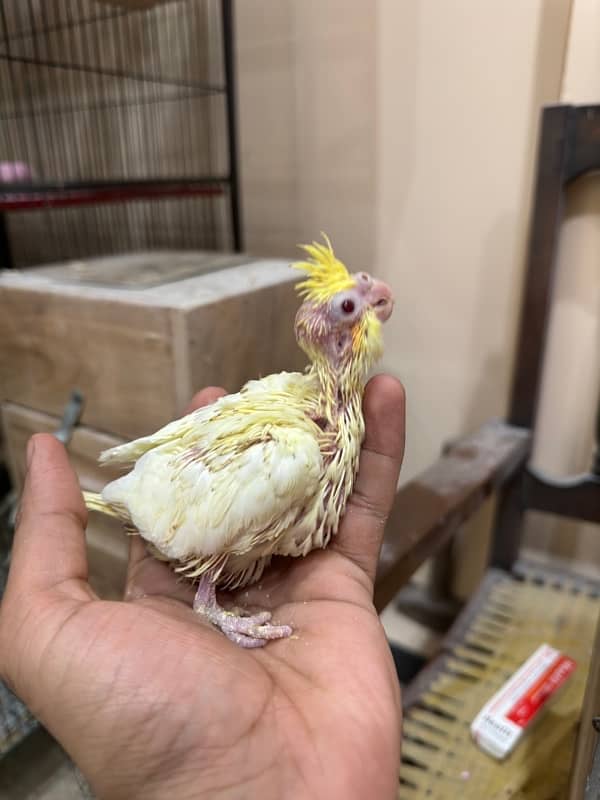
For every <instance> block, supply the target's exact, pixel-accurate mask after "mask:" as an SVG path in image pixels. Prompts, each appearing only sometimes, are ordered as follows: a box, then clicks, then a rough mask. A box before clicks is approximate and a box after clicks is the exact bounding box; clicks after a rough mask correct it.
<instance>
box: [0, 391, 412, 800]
mask: <svg viewBox="0 0 600 800" xmlns="http://www.w3.org/2000/svg"><path fill="white" fill-rule="evenodd" d="M222 393H223V392H222V391H221V390H215V389H205V390H204V391H203V392H200V393H199V394H198V395H197V396H196V398H194V399H195V403H194V405H193V406H192V407H197V406H199V405H205V404H206V403H209V402H212V401H214V400H215V399H216V397H218V396H220V395H221V394H222ZM190 410H191V409H190ZM364 410H365V421H366V438H365V442H364V444H363V449H362V454H361V461H360V471H359V475H358V479H357V483H356V487H355V491H354V493H353V495H352V497H351V499H350V501H349V504H348V506H347V510H346V514H345V516H344V519H343V522H342V525H341V527H340V530H339V532H338V535H337V536H336V538H335V540H334V542H333V543H332V544H331V545H330V546H329V547H328V548H327V549H326V550H320V551H315V552H313V553H311V554H310V555H308V556H307V557H306V558H299V559H292V560H290V559H286V560H283V559H281V560H279V561H277V562H276V563H275V564H274V566H273V567H272V568H271V569H269V570H268V571H267V572H266V573H265V575H264V576H263V579H262V580H261V582H260V584H259V585H258V586H254V587H250V588H248V589H246V590H240V591H237V592H232V593H226V594H224V595H222V598H224V599H225V602H226V603H227V599H229V601H230V602H231V603H233V604H237V605H241V606H252V605H256V606H260V607H261V608H262V609H268V610H270V611H272V612H273V616H274V620H275V621H277V622H285V623H290V624H292V625H293V627H294V633H295V636H293V637H291V638H289V639H281V640H278V641H274V642H271V643H269V644H268V645H267V646H266V647H264V648H259V649H256V650H244V649H242V648H239V647H237V646H236V645H234V644H232V643H231V642H230V641H229V640H228V639H227V638H226V637H225V636H223V634H222V633H220V632H219V631H217V630H215V629H214V628H213V627H212V626H210V625H209V624H207V623H205V622H204V621H203V620H202V618H200V617H199V616H198V615H197V614H195V613H194V611H193V610H192V607H191V606H192V600H193V595H194V592H193V589H192V588H191V586H189V585H187V584H184V583H182V582H181V581H180V580H178V579H177V577H176V576H175V574H174V573H173V572H172V571H171V570H170V569H169V567H167V566H166V565H165V564H163V563H161V562H159V561H157V560H155V559H154V558H152V557H151V556H150V555H148V553H147V552H146V549H145V547H144V544H143V541H142V540H141V539H140V538H139V537H132V539H131V542H130V559H129V567H128V578H127V588H126V595H125V601H124V602H113V601H105V600H100V599H98V597H97V596H96V595H95V593H94V591H93V590H92V588H91V587H90V584H89V583H88V565H87V558H86V550H85V538H84V530H85V525H86V510H85V507H84V504H83V499H82V497H81V492H80V490H79V486H78V483H77V478H76V476H75V474H74V472H73V470H72V468H71V466H70V465H69V462H68V458H67V455H66V453H65V450H64V448H63V447H62V445H61V444H60V443H59V442H58V441H57V440H56V439H55V438H54V437H52V436H49V435H47V434H39V435H37V436H35V437H33V439H32V443H31V444H32V452H30V459H29V469H28V473H27V478H26V483H25V489H24V493H23V499H22V505H21V512H20V518H19V523H18V526H17V532H16V535H15V541H14V550H13V557H12V565H11V570H10V575H9V580H8V585H7V588H6V593H5V596H4V598H3V602H2V605H1V606H0V676H1V677H2V678H3V679H4V680H5V681H6V682H7V684H8V685H9V686H10V687H11V688H12V689H13V691H15V693H16V694H18V695H19V696H20V697H21V698H22V699H23V701H24V702H25V703H26V704H27V705H28V706H29V708H30V710H31V711H32V713H33V714H35V716H36V717H38V719H39V720H40V721H41V722H42V724H43V725H45V727H46V728H47V729H48V730H49V731H50V732H51V733H52V734H53V735H54V736H55V737H56V739H58V741H59V742H60V743H61V744H62V745H63V747H64V748H65V749H66V750H67V752H68V753H69V754H70V755H71V757H72V758H73V760H74V761H75V762H76V763H77V765H78V766H79V767H80V769H81V770H82V772H83V773H84V775H85V776H86V778H87V779H88V780H89V782H90V784H91V786H92V788H93V790H94V792H95V793H96V794H97V796H98V797H99V798H107V799H108V800H120V799H121V798H123V799H124V800H125V799H126V800H136V799H137V798H142V797H143V798H144V800H153V799H154V798H161V799H164V798H173V800H185V799H187V798H204V797H207V798H211V799H217V800H220V799H221V798H258V797H260V798H264V799H265V800H268V798H278V799H279V798H284V797H290V798H296V797H302V798H304V797H310V798H328V800H330V799H331V798H333V799H335V798H338V797H339V798H342V797H343V798H344V799H345V800H351V799H352V798H361V800H363V799H364V798H367V797H368V798H388V797H390V798H391V797H394V796H395V792H396V790H397V771H398V765H399V756H400V715H401V711H400V693H399V687H398V682H397V678H396V673H395V670H394V665H393V661H392V658H391V655H390V651H389V648H388V644H387V641H386V638H385V635H384V632H383V629H382V627H381V624H380V622H379V618H378V616H377V614H376V612H375V609H374V607H373V602H372V598H373V580H374V575H375V568H376V565H377V558H378V553H379V548H380V545H381V539H382V536H383V530H384V525H385V520H386V517H387V514H388V512H389V510H390V507H391V504H392V501H393V497H394V493H395V489H396V481H397V477H398V472H399V469H400V463H401V459H402V454H403V446H404V395H403V391H402V388H401V386H400V384H398V382H397V381H395V380H394V379H392V378H389V377H386V376H379V377H377V378H374V379H373V380H372V381H371V382H370V383H369V385H368V386H367V389H366V392H365V398H364Z"/></svg>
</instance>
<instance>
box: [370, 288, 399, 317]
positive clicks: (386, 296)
mask: <svg viewBox="0 0 600 800" xmlns="http://www.w3.org/2000/svg"><path fill="white" fill-rule="evenodd" d="M366 299H367V303H369V305H370V306H371V307H372V308H373V311H374V312H375V316H376V317H377V319H379V320H381V322H385V321H386V319H389V318H390V316H391V314H392V311H393V310H394V296H393V295H392V290H391V289H390V287H389V286H388V285H387V283H384V282H383V281H377V280H374V281H373V285H372V286H371V288H370V289H369V291H368V292H367V296H366Z"/></svg>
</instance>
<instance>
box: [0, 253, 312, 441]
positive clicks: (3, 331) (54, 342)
mask: <svg viewBox="0 0 600 800" xmlns="http://www.w3.org/2000/svg"><path fill="white" fill-rule="evenodd" d="M297 278H298V275H297V274H296V273H295V271H294V270H291V269H290V268H289V265H288V263H287V262H284V261H278V260H256V259H250V258H248V257H243V256H234V255H223V254H215V253H198V252H149V253H137V254H134V255H124V256H117V257H110V258H98V259H92V260H89V261H85V262H70V263H67V264H63V265H56V266H50V267H43V268H36V269H32V270H26V271H23V272H19V271H4V272H2V273H0V399H2V400H4V401H10V402H12V403H16V404H19V405H22V406H25V407H28V408H30V409H33V410H36V411H41V412H45V413H47V414H50V415H53V416H55V417H60V416H61V415H62V412H63V408H64V406H65V404H66V402H67V401H68V398H69V395H70V392H71V390H72V389H73V388H78V389H80V390H81V391H82V392H83V394H84V396H85V410H84V415H83V422H84V424H86V425H88V426H90V427H92V428H95V429H97V430H99V431H105V432H108V433H111V434H114V435H116V436H121V437H124V438H134V437H137V436H141V435H144V434H148V433H151V432H152V431H154V430H156V429H157V428H158V427H160V426H161V425H163V424H165V423H166V422H168V421H169V420H171V419H173V418H175V417H177V416H179V415H180V414H181V412H182V410H183V409H184V408H185V406H186V404H187V403H188V402H189V400H190V398H191V397H192V395H193V393H194V392H195V391H197V390H198V389H200V388H201V387H203V386H206V385H221V386H224V387H225V388H226V389H227V390H228V391H236V390H237V389H239V387H240V386H241V385H242V384H243V383H244V382H245V381H246V380H248V379H250V378H256V377H260V376H262V375H266V374H269V373H270V372H279V371H281V370H283V369H285V370H294V369H302V368H303V366H304V364H305V360H304V356H303V354H302V352H301V351H300V349H299V348H298V346H297V344H296V342H295V338H294V333H293V324H294V316H295V313H296V309H297V307H298V299H297V297H296V295H295V292H294V290H293V285H294V281H295V280H297Z"/></svg>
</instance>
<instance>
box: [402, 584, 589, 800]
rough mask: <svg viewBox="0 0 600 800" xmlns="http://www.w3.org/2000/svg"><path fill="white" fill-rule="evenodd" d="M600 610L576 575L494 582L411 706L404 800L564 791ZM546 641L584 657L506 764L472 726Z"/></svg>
mask: <svg viewBox="0 0 600 800" xmlns="http://www.w3.org/2000/svg"><path fill="white" fill-rule="evenodd" d="M599 609H600V600H599V599H598V594H597V592H594V591H590V588H589V586H588V587H587V588H586V587H585V586H583V585H582V584H581V582H577V579H575V578H573V579H569V578H565V577H561V578H556V577H555V576H553V577H552V578H549V579H548V582H547V583H542V582H540V581H539V579H538V580H537V581H533V580H531V579H529V578H528V579H526V580H523V581H520V580H516V579H514V578H512V577H510V576H508V575H506V576H505V577H502V578H500V579H499V580H497V581H496V582H494V583H493V584H492V587H491V589H490V590H489V594H488V596H487V598H486V599H484V601H483V603H482V605H481V608H480V609H479V611H478V612H477V613H476V614H475V615H474V617H473V618H472V620H471V622H470V623H469V624H468V625H467V626H466V628H465V631H464V634H463V636H462V637H461V639H462V641H461V643H460V644H454V645H453V646H451V647H450V649H449V650H448V651H447V652H446V654H445V655H444V656H443V657H442V662H441V664H442V666H441V668H440V669H439V670H434V671H431V672H430V674H433V677H432V679H431V681H430V682H429V683H428V685H427V686H426V688H425V689H424V690H423V692H422V693H421V694H420V695H419V700H418V702H417V703H416V704H414V705H412V707H411V708H410V709H409V710H408V711H406V712H405V716H404V724H403V747H402V763H401V766H400V787H399V791H398V800H418V799H419V798H427V800H442V798H443V800H456V799H457V798H458V799H459V800H467V799H469V798H474V800H475V799H476V800H494V799H495V798H503V800H506V799H507V798H519V800H533V799H534V798H535V800H559V798H564V797H565V796H566V792H567V787H568V780H569V771H570V767H571V759H572V755H573V746H574V743H575V736H576V730H577V722H578V719H579V715H580V708H581V704H582V699H583V694H584V691H585V683H586V678H587V674H588V669H589V663H590V658H591V652H592V646H593V643H594V634H595V628H596V623H597V620H598V612H599ZM544 642H546V643H548V644H550V645H552V646H553V647H556V648H558V649H559V650H561V651H563V652H565V653H566V654H567V655H569V656H571V657H572V658H574V659H575V661H576V662H577V669H576V671H575V673H574V674H573V675H572V676H571V678H570V679H569V681H568V682H567V684H566V685H565V686H564V687H563V689H562V691H561V692H560V693H559V695H558V697H557V698H556V699H555V700H554V701H553V702H552V703H551V705H550V707H549V708H548V709H547V710H544V711H542V712H541V713H540V719H539V720H538V721H536V722H535V723H534V725H533V728H532V730H531V731H530V732H529V733H528V734H527V735H526V736H525V737H524V738H523V739H522V740H521V742H520V743H519V744H518V745H517V747H516V748H515V750H514V751H513V753H512V754H511V755H510V756H509V757H508V758H507V759H506V760H505V761H503V762H498V761H496V760H495V759H493V758H491V757H490V756H488V755H486V754H485V753H482V752H481V751H480V750H479V749H478V748H477V747H476V745H475V744H474V743H473V741H472V740H471V737H470V732H469V726H470V724H471V722H472V720H473V719H474V717H475V716H476V714H477V712H478V711H479V710H480V709H481V707H482V706H483V705H484V703H485V702H487V700H489V699H490V697H491V696H492V695H493V694H494V693H495V692H496V691H497V690H498V689H499V688H500V687H501V686H502V685H503V684H504V682H505V681H506V680H507V679H508V678H509V677H510V676H511V675H512V674H513V672H515V670H516V669H517V668H518V667H519V666H520V665H521V664H522V663H523V662H524V661H525V660H526V659H527V658H528V657H529V656H530V655H531V654H532V653H533V651H534V650H535V649H536V648H537V647H538V645H540V644H542V643H544Z"/></svg>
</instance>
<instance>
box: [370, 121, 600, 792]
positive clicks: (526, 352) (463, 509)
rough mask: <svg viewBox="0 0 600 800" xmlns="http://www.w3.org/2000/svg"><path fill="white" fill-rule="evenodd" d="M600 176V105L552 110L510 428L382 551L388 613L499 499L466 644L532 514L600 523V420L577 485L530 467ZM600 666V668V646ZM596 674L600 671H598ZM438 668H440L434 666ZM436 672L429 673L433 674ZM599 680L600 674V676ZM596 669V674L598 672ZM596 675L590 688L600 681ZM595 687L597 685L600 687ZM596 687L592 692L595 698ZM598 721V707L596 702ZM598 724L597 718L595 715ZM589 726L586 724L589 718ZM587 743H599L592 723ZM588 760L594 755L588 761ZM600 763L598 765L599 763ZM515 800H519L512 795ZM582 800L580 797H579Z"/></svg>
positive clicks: (451, 467) (487, 428)
mask: <svg viewBox="0 0 600 800" xmlns="http://www.w3.org/2000/svg"><path fill="white" fill-rule="evenodd" d="M599 169H600V106H579V107H576V106H570V105H558V106H550V107H547V108H545V109H544V110H543V114H542V119H541V135H540V141H539V149H538V167H537V178H536V189H535V200H534V209H533V216H532V222H531V232H530V242H529V254H528V265H527V273H526V277H525V286H524V293H523V301H522V312H521V321H520V329H519V335H518V343H517V359H516V369H515V372H514V379H513V387H512V394H511V399H510V408H509V412H508V416H507V419H506V421H505V422H499V421H496V422H491V423H488V424H486V425H484V426H483V427H482V428H481V429H480V430H479V431H477V432H475V433H474V434H472V435H470V436H467V437H465V438H464V439H461V440H460V441H458V442H455V443H453V444H452V445H450V446H449V447H448V448H447V449H446V451H445V452H444V453H443V454H442V456H441V458H440V459H439V461H438V462H437V463H436V464H435V465H433V466H432V467H430V468H429V469H428V470H427V471H426V472H425V473H423V474H422V475H420V476H418V477H417V478H416V479H415V480H413V481H411V482H410V483H409V484H408V485H406V486H405V487H404V488H402V489H401V490H400V491H399V493H398V496H397V498H396V502H395V505H394V508H393V512H392V515H391V518H390V520H389V524H388V527H387V531H386V536H385V540H384V544H383V548H382V553H381V558H380V564H379V571H378V575H377V582H376V590H375V599H376V605H377V607H378V608H379V609H382V608H383V607H384V606H385V605H387V603H389V602H390V601H391V600H392V598H393V597H394V596H395V595H396V594H397V592H398V590H399V589H400V588H401V587H402V586H404V585H405V584H406V582H407V581H408V579H409V578H410V577H411V575H412V574H413V573H414V572H415V570H416V569H417V568H418V567H419V566H420V565H421V564H422V563H423V562H424V561H425V560H426V559H427V558H429V557H431V556H433V555H435V554H436V553H438V552H439V551H440V549H442V548H444V547H445V546H447V543H448V542H449V541H450V540H451V538H452V536H453V535H454V534H455V533H456V531H457V530H458V529H459V527H460V526H461V525H462V524H463V523H464V522H465V521H466V520H467V519H468V518H469V517H470V516H471V515H472V513H473V512H474V511H475V510H476V509H477V508H479V507H480V506H481V505H482V503H483V502H484V500H485V499H486V498H487V497H489V496H490V495H491V494H492V493H493V492H494V491H497V494H498V505H497V513H496V520H495V524H494V531H493V538H492V547H491V553H490V568H491V571H490V574H489V575H488V577H487V578H486V579H484V582H483V585H482V590H481V591H480V592H477V593H476V595H475V596H474V598H473V599H472V600H471V601H470V603H469V605H468V607H467V609H466V610H465V611H464V612H463V613H462V615H461V617H460V618H459V620H458V622H457V623H456V625H455V626H454V628H453V629H452V630H451V632H450V634H449V638H450V640H451V641H454V642H456V641H457V639H460V636H461V631H462V630H464V627H465V622H466V620H468V619H469V618H470V616H471V617H472V615H473V613H474V610H475V609H476V608H477V607H478V604H481V602H482V597H481V592H483V594H484V595H485V593H486V591H487V589H486V585H487V584H489V583H490V580H491V581H492V582H493V580H494V578H493V576H494V575H496V576H497V575H498V574H500V573H499V571H502V573H511V574H516V573H518V571H519V569H520V568H521V566H520V564H519V562H518V555H519V547H520V543H521V532H522V524H521V523H522V517H523V514H524V512H525V511H527V510H537V511H543V512H547V513H552V514H557V515H561V516H566V517H571V518H578V519H581V520H585V521H589V522H595V523H600V416H599V424H598V430H597V432H596V439H597V441H596V458H595V460H594V464H593V465H592V466H591V468H590V471H589V473H588V474H586V475H585V476H583V477H579V478H578V479H576V480H568V481H557V480H552V479H551V478H549V477H548V476H545V475H543V474H541V473H540V472H538V471H535V470H534V469H533V468H532V467H531V466H530V465H529V464H528V457H529V453H530V446H531V437H532V431H533V427H534V422H535V417H536V410H537V405H538V398H539V393H540V384H541V377H542V363H543V357H544V345H545V338H546V330H547V326H548V320H549V315H550V309H551V301H552V293H553V284H554V273H555V262H556V253H557V242H558V235H559V230H560V224H561V220H562V215H563V210H564V206H565V193H566V191H567V188H568V186H569V185H570V184H571V183H572V182H574V181H575V180H577V178H579V177H580V176H582V175H584V174H586V173H589V172H591V171H593V170H599ZM597 650H598V651H599V652H597V654H596V659H597V660H598V661H600V642H599V643H598V645H597ZM593 667H594V665H593ZM434 668H435V667H434ZM427 669H429V668H426V671H427ZM596 671H597V670H596ZM593 672H594V669H592V673H593ZM592 673H591V674H590V683H592V682H593V681H596V682H597V681H598V676H596V677H595V678H593V676H592ZM426 681H427V679H425V682H426ZM423 682H424V681H423V679H419V678H418V677H417V679H416V681H415V683H414V685H413V686H412V687H409V689H408V691H407V692H406V693H405V698H404V704H405V707H409V706H410V705H411V704H413V703H414V702H415V701H416V700H417V698H418V696H419V693H420V692H421V691H422V689H423ZM594 685H596V684H594ZM589 691H590V690H589V687H588V693H589ZM594 703H595V705H594V708H596V713H599V712H600V709H598V708H597V701H596V699H595V698H594ZM586 713H587V716H588V717H589V715H590V713H591V712H590V711H589V709H587V710H586ZM586 719H587V717H586ZM583 735H584V737H588V738H589V736H590V735H592V729H591V725H590V722H589V720H587V728H586V730H585V731H583ZM592 750H593V748H592V747H591V745H590V744H589V741H588V742H586V743H585V744H584V745H583V744H582V745H581V746H580V747H579V748H578V756H577V758H578V759H579V760H578V762H577V773H578V776H579V777H577V778H576V780H579V781H580V783H581V775H584V774H587V771H589V768H590V766H591V754H592ZM584 751H585V754H586V755H585V756H584V755H582V753H583V752H584ZM597 761H598V759H597ZM511 796H512V795H511ZM572 796H576V795H572Z"/></svg>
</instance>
